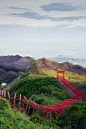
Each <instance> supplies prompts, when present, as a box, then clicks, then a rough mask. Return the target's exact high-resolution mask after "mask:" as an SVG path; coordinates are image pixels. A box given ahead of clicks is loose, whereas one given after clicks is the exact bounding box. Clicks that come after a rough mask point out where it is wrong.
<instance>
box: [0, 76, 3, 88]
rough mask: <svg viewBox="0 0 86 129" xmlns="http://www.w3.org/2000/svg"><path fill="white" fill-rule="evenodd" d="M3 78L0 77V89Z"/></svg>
mask: <svg viewBox="0 0 86 129" xmlns="http://www.w3.org/2000/svg"><path fill="white" fill-rule="evenodd" d="M2 81H3V78H2V77H0V89H1V84H2Z"/></svg>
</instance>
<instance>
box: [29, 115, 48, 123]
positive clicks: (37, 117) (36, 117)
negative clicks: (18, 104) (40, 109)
mask: <svg viewBox="0 0 86 129" xmlns="http://www.w3.org/2000/svg"><path fill="white" fill-rule="evenodd" d="M30 120H31V121H32V122H33V123H40V124H43V125H45V124H46V121H45V120H44V119H43V118H42V117H40V115H39V114H35V115H32V116H31V117H30Z"/></svg>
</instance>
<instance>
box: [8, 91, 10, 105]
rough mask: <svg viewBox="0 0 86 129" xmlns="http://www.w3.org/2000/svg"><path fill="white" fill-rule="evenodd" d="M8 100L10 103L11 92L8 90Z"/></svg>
mask: <svg viewBox="0 0 86 129" xmlns="http://www.w3.org/2000/svg"><path fill="white" fill-rule="evenodd" d="M8 101H9V103H10V93H9V92H8Z"/></svg>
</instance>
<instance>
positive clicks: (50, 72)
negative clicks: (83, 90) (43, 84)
mask: <svg viewBox="0 0 86 129" xmlns="http://www.w3.org/2000/svg"><path fill="white" fill-rule="evenodd" d="M39 73H40V74H44V75H46V76H50V77H55V78H56V76H57V73H56V71H54V70H50V69H47V68H41V69H39ZM60 76H62V74H60ZM69 77H70V81H71V82H83V81H85V80H86V77H85V76H82V75H79V74H76V73H73V72H68V71H65V78H66V79H67V80H69Z"/></svg>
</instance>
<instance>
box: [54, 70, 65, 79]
mask: <svg viewBox="0 0 86 129" xmlns="http://www.w3.org/2000/svg"><path fill="white" fill-rule="evenodd" d="M56 72H57V79H60V76H59V73H62V74H63V76H62V78H63V79H65V77H64V73H65V71H64V70H56Z"/></svg>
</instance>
